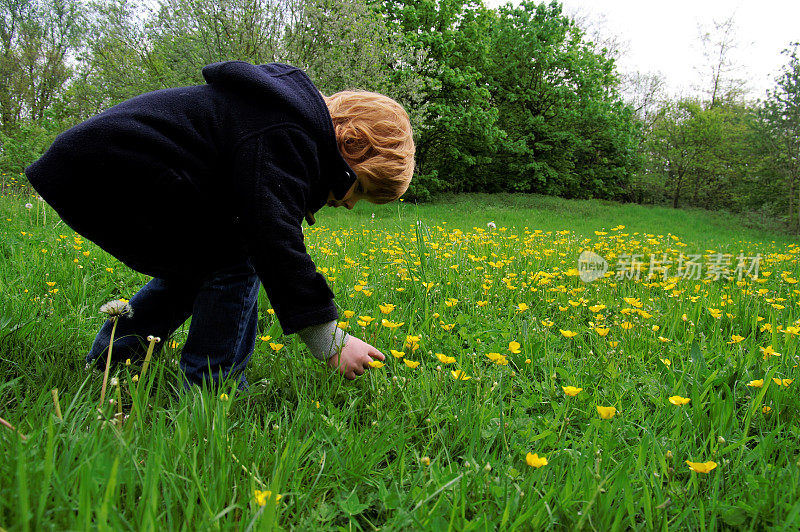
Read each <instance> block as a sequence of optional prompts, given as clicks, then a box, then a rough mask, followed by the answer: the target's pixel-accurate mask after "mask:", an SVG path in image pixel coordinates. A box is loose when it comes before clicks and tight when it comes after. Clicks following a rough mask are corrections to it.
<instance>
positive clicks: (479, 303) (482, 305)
mask: <svg viewBox="0 0 800 532" xmlns="http://www.w3.org/2000/svg"><path fill="white" fill-rule="evenodd" d="M476 304H477V305H478V306H479V307H485V306H486V305H488V304H489V302H488V301H478V302H477V303H476Z"/></svg>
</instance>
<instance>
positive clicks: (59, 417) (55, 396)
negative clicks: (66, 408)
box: [50, 388, 64, 421]
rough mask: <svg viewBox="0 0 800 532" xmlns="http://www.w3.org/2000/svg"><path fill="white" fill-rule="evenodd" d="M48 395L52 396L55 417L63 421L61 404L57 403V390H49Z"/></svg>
mask: <svg viewBox="0 0 800 532" xmlns="http://www.w3.org/2000/svg"><path fill="white" fill-rule="evenodd" d="M50 393H51V394H53V405H55V407H56V417H58V419H60V420H61V421H63V420H64V417H63V416H62V415H61V403H59V402H58V388H53V389H52V390H50Z"/></svg>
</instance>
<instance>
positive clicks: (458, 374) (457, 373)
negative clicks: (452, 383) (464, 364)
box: [450, 369, 472, 381]
mask: <svg viewBox="0 0 800 532" xmlns="http://www.w3.org/2000/svg"><path fill="white" fill-rule="evenodd" d="M450 374H451V375H453V378H454V379H455V380H457V381H466V380H469V379H471V378H472V377H470V376H469V375H467V374H466V373H464V372H463V371H461V370H460V369H457V370H454V371H451V372H450Z"/></svg>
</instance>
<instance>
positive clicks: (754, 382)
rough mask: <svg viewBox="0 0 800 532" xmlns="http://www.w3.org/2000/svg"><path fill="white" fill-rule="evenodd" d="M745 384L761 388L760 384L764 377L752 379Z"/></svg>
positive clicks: (761, 384) (762, 384)
mask: <svg viewBox="0 0 800 532" xmlns="http://www.w3.org/2000/svg"><path fill="white" fill-rule="evenodd" d="M747 386H750V387H751V388H761V387H762V386H764V379H756V380H754V381H750V382H748V383H747Z"/></svg>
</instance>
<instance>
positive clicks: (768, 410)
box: [761, 406, 772, 414]
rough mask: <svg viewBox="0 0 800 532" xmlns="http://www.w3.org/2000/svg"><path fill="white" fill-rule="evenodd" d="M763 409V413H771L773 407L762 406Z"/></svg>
mask: <svg viewBox="0 0 800 532" xmlns="http://www.w3.org/2000/svg"><path fill="white" fill-rule="evenodd" d="M761 411H762V412H763V413H765V414H769V413H770V412H772V407H771V406H764V407H762V408H761Z"/></svg>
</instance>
